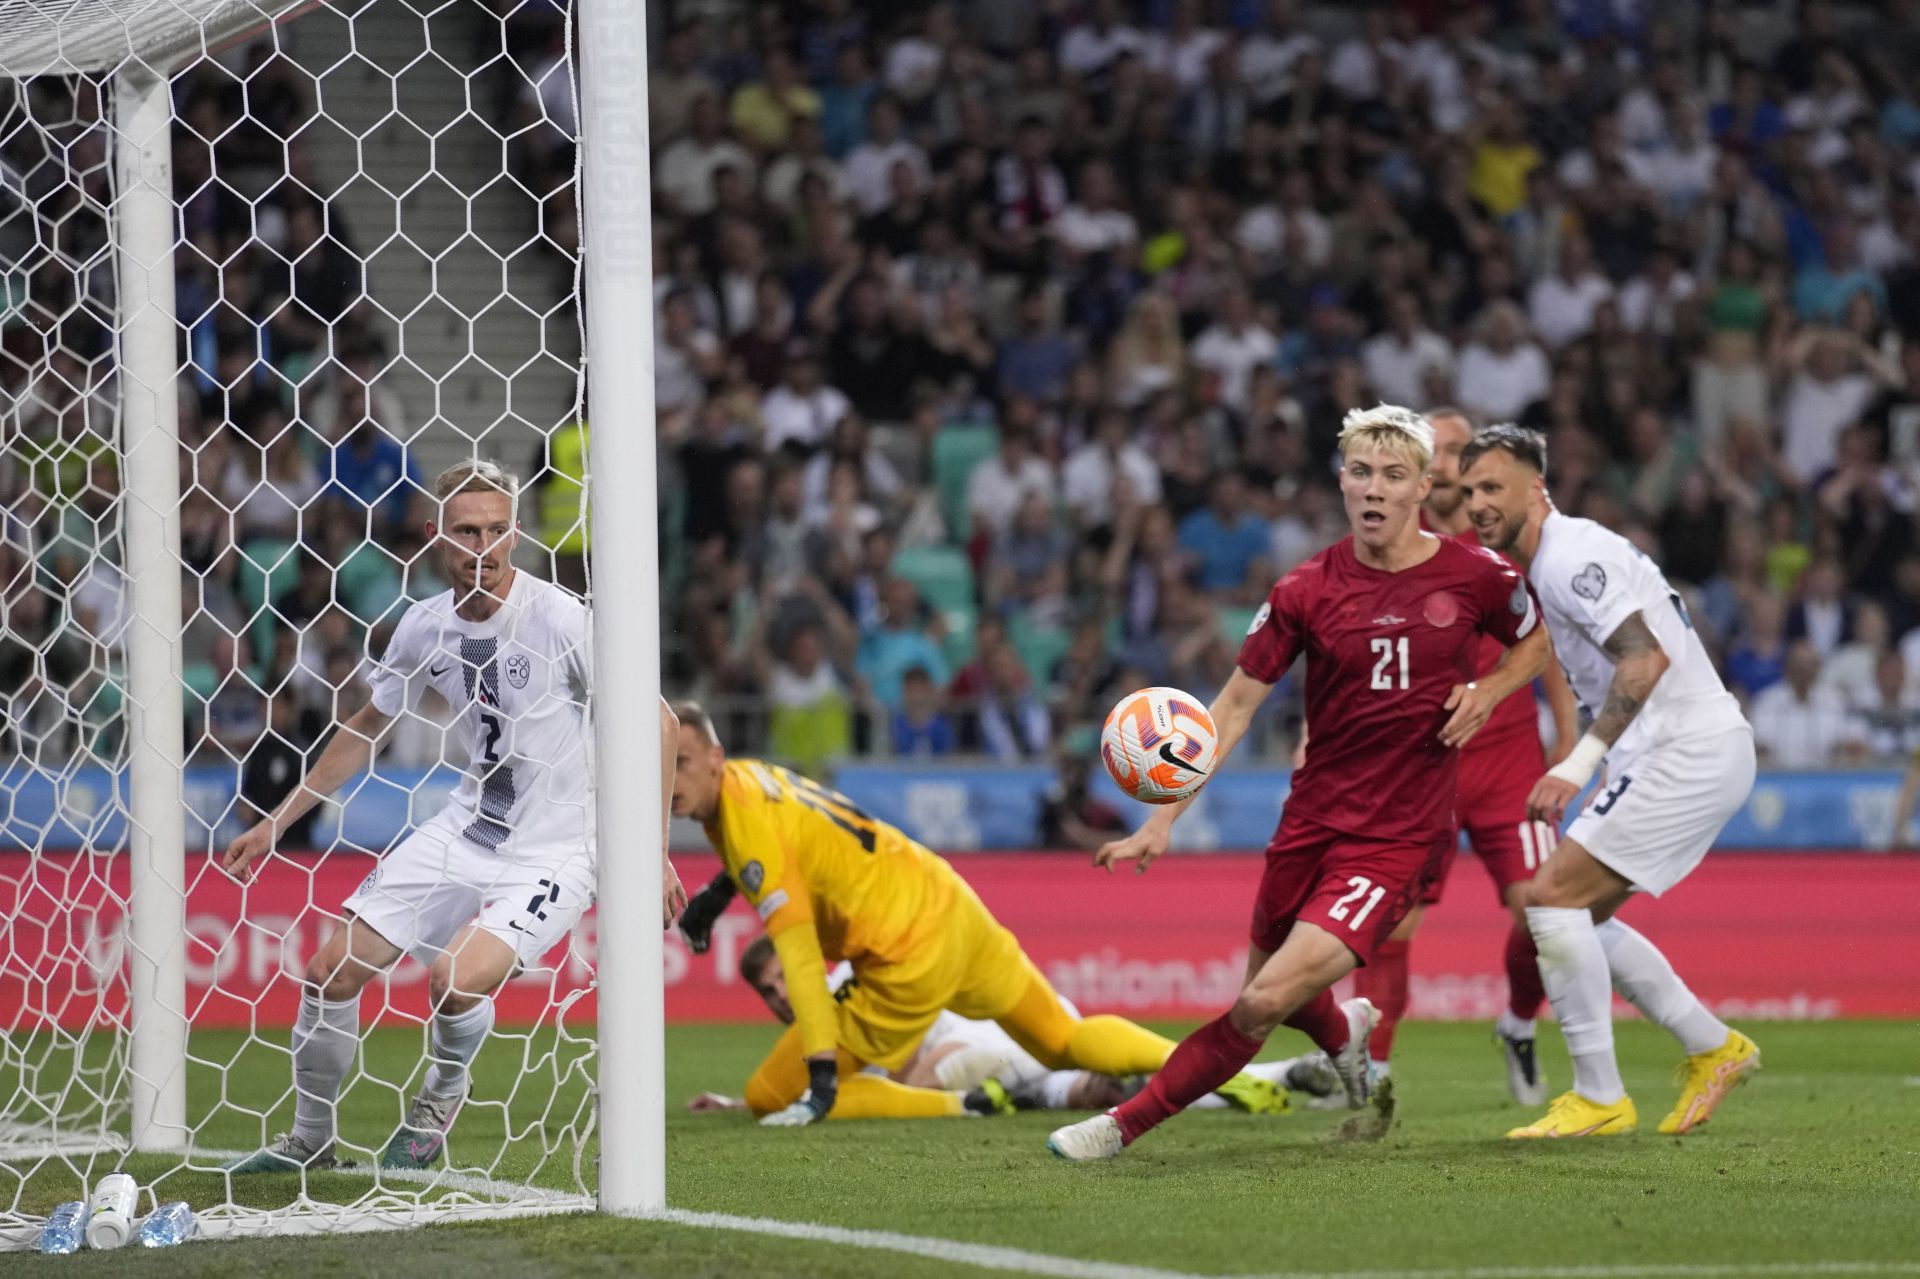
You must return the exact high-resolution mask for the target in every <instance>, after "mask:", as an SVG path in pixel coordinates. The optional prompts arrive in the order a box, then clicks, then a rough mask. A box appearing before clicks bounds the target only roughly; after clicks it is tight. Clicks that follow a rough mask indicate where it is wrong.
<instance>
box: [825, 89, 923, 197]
mask: <svg viewBox="0 0 1920 1279" xmlns="http://www.w3.org/2000/svg"><path fill="white" fill-rule="evenodd" d="M900 124H901V121H900V104H899V102H898V101H897V100H896V99H894V98H892V97H890V96H888V95H886V94H880V95H879V96H877V97H875V98H874V99H873V101H872V103H871V104H870V105H869V106H868V107H867V136H866V138H865V140H864V141H862V142H861V143H860V144H859V145H858V146H856V147H854V148H853V149H852V150H851V151H850V152H848V153H847V158H846V161H845V165H846V170H845V171H846V178H847V190H848V191H849V192H850V193H851V194H852V196H853V205H854V208H855V210H857V211H858V213H859V214H860V216H861V217H863V218H868V217H872V216H873V215H874V214H876V213H878V212H880V210H882V209H884V208H886V207H887V203H888V201H889V200H891V199H892V198H893V170H894V166H895V165H898V164H904V165H906V166H907V170H908V172H909V173H911V174H912V175H913V176H914V178H916V179H917V180H918V181H919V182H923V183H924V182H925V181H927V179H928V178H929V177H930V174H929V171H928V168H927V157H926V155H925V153H924V152H922V151H921V150H920V148H919V147H917V146H915V145H914V144H913V143H911V142H909V141H908V140H907V139H906V138H904V137H902V136H901V132H900Z"/></svg>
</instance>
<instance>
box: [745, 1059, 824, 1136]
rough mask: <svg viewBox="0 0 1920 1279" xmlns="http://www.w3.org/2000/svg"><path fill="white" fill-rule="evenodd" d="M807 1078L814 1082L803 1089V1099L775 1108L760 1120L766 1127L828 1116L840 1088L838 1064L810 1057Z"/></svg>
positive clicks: (803, 1123) (811, 1121)
mask: <svg viewBox="0 0 1920 1279" xmlns="http://www.w3.org/2000/svg"><path fill="white" fill-rule="evenodd" d="M807 1079H808V1082H809V1084H810V1085H811V1086H810V1087H809V1088H808V1089H807V1091H806V1092H804V1093H802V1094H801V1096H800V1100H799V1101H796V1102H794V1103H793V1104H792V1105H791V1106H788V1107H787V1108H786V1109H785V1110H778V1111H775V1112H774V1113H773V1114H771V1115H767V1116H765V1117H764V1118H762V1119H761V1120H760V1126H761V1127H763V1128H801V1127H805V1126H806V1125H807V1124H817V1123H819V1122H820V1121H821V1120H822V1119H825V1118H826V1117H827V1113H828V1112H829V1111H831V1110H832V1109H833V1102H834V1098H835V1097H837V1096H838V1095H839V1092H840V1071H839V1067H838V1066H836V1065H835V1064H834V1063H833V1062H831V1061H810V1062H808V1063H807Z"/></svg>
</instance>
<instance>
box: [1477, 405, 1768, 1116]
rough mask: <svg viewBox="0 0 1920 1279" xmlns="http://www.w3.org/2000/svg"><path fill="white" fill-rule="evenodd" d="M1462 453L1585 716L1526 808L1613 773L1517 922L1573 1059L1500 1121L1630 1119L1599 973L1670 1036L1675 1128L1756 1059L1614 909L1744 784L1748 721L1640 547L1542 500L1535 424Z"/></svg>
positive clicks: (1687, 858) (1646, 885) (1654, 886)
mask: <svg viewBox="0 0 1920 1279" xmlns="http://www.w3.org/2000/svg"><path fill="white" fill-rule="evenodd" d="M1460 469H1461V473H1462V476H1463V481H1462V482H1463V483H1464V484H1465V485H1466V488H1467V494H1468V496H1467V509H1468V512H1469V514H1470V515H1471V516H1472V518H1473V527H1474V531H1475V532H1476V533H1478V534H1479V536H1480V540H1481V542H1482V543H1484V544H1485V545H1486V546H1489V547H1491V548H1493V549H1494V550H1496V551H1499V552H1501V553H1502V554H1504V555H1507V556H1509V557H1511V558H1512V559H1513V561H1514V562H1515V563H1517V564H1521V565H1524V566H1525V567H1526V570H1527V576H1528V578H1529V580H1531V581H1532V583H1533V587H1534V589H1535V590H1536V591H1538V592H1539V597H1540V603H1541V610H1542V613H1543V615H1544V616H1545V618H1546V621H1547V626H1548V628H1549V629H1550V630H1551V632H1552V634H1553V643H1554V647H1555V649H1556V651H1557V652H1558V653H1559V656H1560V661H1561V663H1562V664H1563V665H1564V666H1565V667H1566V668H1567V677H1568V679H1569V681H1570V682H1571V683H1572V685H1573V690H1574V693H1575V694H1576V695H1577V696H1578V697H1579V698H1580V701H1581V703H1582V706H1583V707H1584V708H1585V709H1586V710H1587V712H1588V714H1589V716H1590V717H1591V719H1592V721H1593V722H1592V724H1591V725H1590V726H1589V728H1588V729H1587V733H1586V736H1584V737H1582V738H1581V739H1580V742H1579V744H1578V745H1577V746H1575V747H1574V749H1573V751H1572V752H1571V753H1570V754H1569V755H1568V756H1567V758H1566V759H1564V760H1562V761H1561V762H1560V763H1559V764H1556V765H1555V766H1554V767H1552V768H1550V769H1548V770H1547V773H1546V775H1545V776H1544V777H1542V778H1541V779H1540V780H1539V781H1538V782H1537V783H1536V784H1535V785H1534V788H1533V792H1532V795H1531V796H1530V797H1529V800H1528V804H1529V807H1530V808H1531V809H1532V811H1533V815H1534V816H1535V817H1536V818H1538V819H1539V820H1541V821H1549V822H1554V823H1558V822H1559V820H1560V818H1561V815H1562V814H1563V813H1564V812H1565V811H1566V809H1567V806H1568V805H1569V804H1571V803H1572V802H1573V800H1574V798H1575V797H1576V796H1578V795H1579V794H1580V792H1581V790H1583V789H1584V788H1585V787H1586V784H1587V783H1588V781H1590V780H1591V779H1592V777H1593V775H1594V772H1595V770H1596V769H1598V768H1599V767H1600V766H1601V763H1602V762H1603V761H1604V762H1605V764H1606V766H1607V769H1608V773H1609V775H1610V780H1611V782H1612V784H1611V785H1609V786H1608V787H1607V788H1606V790H1605V791H1604V793H1602V794H1601V795H1600V796H1599V797H1598V798H1596V799H1595V800H1594V801H1593V802H1592V803H1590V804H1589V805H1588V806H1587V807H1586V809H1585V811H1583V812H1582V813H1581V814H1580V815H1579V816H1578V817H1576V818H1575V819H1574V821H1573V823H1572V825H1570V826H1569V827H1568V828H1567V833H1566V836H1565V837H1564V838H1562V839H1561V840H1560V842H1559V844H1558V845H1557V846H1556V847H1555V848H1554V850H1553V852H1552V854H1551V855H1549V856H1548V858H1547V861H1546V864H1545V865H1544V866H1542V867H1541V868H1540V872H1539V873H1538V874H1537V875H1535V876H1534V879H1533V883H1532V884H1531V886H1530V887H1529V888H1528V890H1527V925H1528V927H1529V928H1530V929H1532V931H1533V938H1534V942H1535V944H1536V945H1538V946H1539V948H1540V973H1541V976H1542V978H1544V980H1545V982H1546V988H1547V997H1548V998H1549V999H1550V1000H1552V1001H1553V1011H1554V1015H1555V1016H1557V1017H1558V1018H1559V1019H1560V1030H1561V1033H1562V1034H1563V1035H1565V1036H1566V1040H1567V1051H1568V1053H1569V1054H1570V1055H1571V1056H1572V1057H1573V1089H1572V1091H1570V1092H1566V1093H1562V1094H1561V1095H1560V1096H1559V1097H1557V1098H1556V1099H1555V1100H1554V1102H1553V1105H1552V1106H1551V1107H1550V1108H1549V1109H1548V1111H1547V1113H1546V1115H1545V1116H1544V1117H1542V1118H1541V1119H1540V1120H1538V1121H1537V1122H1535V1123H1532V1124H1528V1125H1527V1126H1525V1127H1523V1128H1516V1129H1514V1130H1513V1131H1512V1132H1510V1133H1508V1134H1507V1135H1508V1136H1509V1137H1588V1136H1599V1135H1602V1134H1606V1133H1616V1132H1631V1131H1632V1130H1633V1128H1634V1127H1635V1126H1636V1124H1637V1123H1638V1122H1639V1120H1638V1116H1637V1115H1636V1113H1635V1111H1634V1108H1633V1102H1632V1100H1631V1099H1630V1098H1628V1096H1627V1092H1626V1088H1625V1086H1624V1085H1623V1084H1622V1083H1621V1082H1620V1067H1619V1064H1618V1063H1617V1062H1616V1061H1615V1059H1614V1053H1613V997H1612V994H1611V992H1610V991H1609V990H1608V988H1607V987H1608V980H1609V978H1611V980H1612V986H1613V989H1614V990H1617V991H1619V992H1620V994H1621V995H1623V996H1625V997H1626V999H1627V1000H1628V1001H1629V1002H1630V1003H1632V1004H1633V1005H1634V1007H1636V1008H1638V1009H1639V1010H1640V1011H1641V1013H1642V1014H1644V1015H1645V1016H1646V1018H1647V1020H1649V1021H1653V1022H1657V1023H1659V1024H1660V1025H1662V1026H1665V1027H1666V1028H1667V1029H1668V1030H1669V1031H1671V1032H1672V1033H1673V1036H1674V1037H1675V1038H1676V1039H1678V1040H1679V1041H1680V1045H1681V1047H1682V1048H1683V1049H1685V1051H1686V1053H1687V1063H1686V1083H1685V1085H1684V1087H1683V1088H1682V1090H1681V1093H1680V1099H1679V1101H1677V1102H1676V1103H1675V1104H1674V1107H1673V1110H1672V1111H1671V1112H1670V1113H1669V1114H1668V1115H1667V1117H1666V1118H1665V1119H1663V1120H1661V1121H1660V1131H1661V1132H1663V1133H1683V1132H1688V1131H1690V1130H1691V1129H1693V1128H1696V1127H1698V1126H1699V1125H1701V1124H1703V1123H1705V1122H1706V1121H1707V1118H1708V1116H1710V1115H1712V1113H1713V1111H1714V1108H1715V1107H1717V1106H1718V1105H1719V1104H1720V1102H1721V1101H1722V1100H1723V1099H1724V1098H1725V1097H1726V1095H1727V1093H1728V1092H1730V1091H1731V1090H1732V1089H1733V1087H1734V1086H1735V1085H1737V1084H1739V1083H1740V1082H1741V1081H1742V1080H1744V1079H1745V1078H1746V1077H1747V1075H1749V1074H1751V1073H1752V1072H1753V1071H1755V1070H1757V1069H1759V1066H1760V1050H1759V1049H1758V1048H1756V1047H1755V1046H1754V1043H1753V1041H1752V1040H1751V1039H1748V1038H1747V1037H1746V1036H1745V1035H1743V1034H1741V1033H1740V1032H1738V1031H1736V1030H1729V1029H1728V1028H1727V1026H1726V1024H1725V1023H1723V1022H1722V1021H1721V1020H1720V1019H1719V1018H1717V1017H1715V1016H1714V1015H1713V1014H1712V1013H1710V1012H1708V1011H1707V1009H1706V1006H1705V1005H1703V1004H1702V1003H1701V1002H1700V1000H1699V999H1697V998H1696V997H1695V996H1694V994H1693V992H1692V991H1690V990H1688V989H1687V987H1686V983H1684V982H1682V981H1681V980H1680V978H1679V977H1677V976H1675V975H1674V971H1673V967H1672V965H1670V964H1668V963H1667V960H1666V957H1665V956H1664V955H1662V954H1661V953H1660V952H1659V950H1657V949H1656V948H1655V947H1654V945H1653V943H1652V942H1650V941H1648V940H1647V939H1646V938H1645V937H1642V936H1641V935H1640V934H1639V933H1637V932H1635V931H1634V930H1633V929H1631V928H1629V927H1627V925H1625V924H1623V923H1621V922H1620V921H1619V920H1618V919H1615V918H1613V913H1614V912H1615V911H1616V910H1618V909H1619V908H1620V907H1621V906H1622V905H1624V904H1625V903H1626V900H1627V898H1628V897H1629V896H1630V895H1631V894H1633V893H1635V892H1645V893H1650V894H1652V895H1653V896H1655V897H1658V896H1659V895H1660V894H1662V893H1664V892H1666V891H1667V890H1668V889H1669V888H1672V887H1673V886H1674V885H1675V884H1677V883H1679V882H1680V881H1681V880H1682V879H1684V878H1686V876H1687V875H1688V874H1689V873H1690V872H1691V871H1692V870H1693V868H1694V867H1695V866H1698V865H1699V864H1700V859H1701V858H1702V857H1704V856H1706V854H1707V850H1708V849H1709V848H1710V847H1712V845H1713V841H1714V838H1715V837H1716V836H1718V835H1719V833H1720V828H1721V827H1723V826H1725V825H1726V823H1727V819H1728V818H1730V817H1732V816H1733V815H1734V814H1735V813H1736V812H1738V811H1739V810H1740V806H1741V805H1742V804H1744V803H1746V801H1747V794H1748V792H1749V791H1751V790H1752V789H1753V776H1754V753H1753V730H1752V729H1751V728H1749V727H1748V726H1747V721H1746V718H1745V717H1744V716H1743V715H1741V713H1740V705H1739V703H1738V702H1736V701H1735V700H1734V699H1733V695H1732V694H1731V693H1729V692H1727V690H1726V687H1725V685H1723V684H1721V682H1720V677H1719V675H1718V674H1717V673H1715V671H1714V669H1713V661H1712V659H1710V658H1709V657H1708V656H1707V650H1706V648H1705V647H1704V646H1703V645H1702V644H1701V643H1700V637H1699V636H1698V635H1696V634H1695V633H1694V630H1693V623H1692V621H1691V619H1689V617H1688V616H1687V609H1686V605H1685V603H1683V602H1682V600H1681V599H1680V596H1679V594H1678V593H1677V592H1676V591H1674V589H1673V588H1672V587H1671V586H1669V585H1668V584H1667V580H1666V578H1665V577H1663V576H1662V575H1661V573H1660V570H1659V569H1658V568H1656V567H1655V566H1654V563H1653V561H1652V560H1650V559H1648V558H1647V557H1646V556H1645V555H1643V554H1642V553H1641V552H1640V550H1639V548H1637V547H1635V546H1634V545H1633V543H1631V542H1629V541H1627V539H1626V538H1624V537H1621V536H1620V535H1619V534H1618V533H1614V532H1612V531H1610V530H1608V529H1605V528H1602V527H1601V526H1600V525H1598V524H1595V523H1594V522H1593V521H1592V520H1582V519H1571V518H1569V517H1567V516H1565V515H1562V514H1560V512H1558V511H1556V510H1555V509H1554V508H1553V502H1552V501H1551V500H1550V499H1549V498H1548V496H1547V486H1546V478H1545V476H1546V469H1547V448H1546V440H1545V438H1544V437H1543V436H1541V435H1540V434H1539V433H1538V432H1536V431H1527V430H1522V429H1521V428H1519V427H1516V426H1497V427H1492V428H1490V429H1488V430H1486V431H1484V432H1482V433H1481V434H1480V435H1478V436H1477V437H1475V439H1474V441H1473V442H1472V443H1471V444H1469V445H1468V446H1467V448H1466V450H1465V451H1464V452H1463V453H1462V455H1461V459H1460ZM1596 706H1598V707H1599V708H1600V709H1599V713H1598V714H1597V715H1594V714H1592V708H1593V707H1596Z"/></svg>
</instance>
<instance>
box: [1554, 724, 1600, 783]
mask: <svg viewBox="0 0 1920 1279" xmlns="http://www.w3.org/2000/svg"><path fill="white" fill-rule="evenodd" d="M1606 757H1607V744H1606V743H1605V742H1603V741H1601V740H1600V739H1599V738H1597V737H1595V736H1594V735H1593V734H1592V733H1588V734H1587V735H1586V736H1584V737H1582V738H1581V739H1580V740H1579V741H1578V742H1577V743H1575V744H1574V748H1573V750H1571V751H1570V752H1568V754H1567V757H1566V758H1565V759H1563V760H1561V761H1560V762H1559V763H1558V764H1555V765H1554V766H1553V767H1552V768H1549V769H1548V770H1547V776H1548V777H1557V778H1559V779H1560V780H1561V781H1563V782H1566V783H1568V784H1569V785H1572V786H1576V787H1583V786H1585V785H1586V784H1587V783H1588V782H1590V781H1592V780H1593V774H1594V770H1596V769H1598V768H1599V767H1600V761H1601V760H1603V759H1605V758H1606Z"/></svg>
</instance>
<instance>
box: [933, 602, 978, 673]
mask: <svg viewBox="0 0 1920 1279" xmlns="http://www.w3.org/2000/svg"><path fill="white" fill-rule="evenodd" d="M940 617H941V619H942V620H943V621H945V622H946V624H947V636H946V638H945V639H944V640H942V641H941V642H940V652H941V655H942V656H944V657H945V658H946V659H947V667H948V669H950V670H955V671H957V670H959V669H960V668H961V667H962V666H965V665H966V664H967V663H968V662H971V661H972V660H973V647H974V639H975V636H976V634H977V633H978V631H979V628H980V615H979V613H978V612H976V611H975V610H974V609H973V608H971V607H969V608H946V609H941V610H940Z"/></svg>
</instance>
